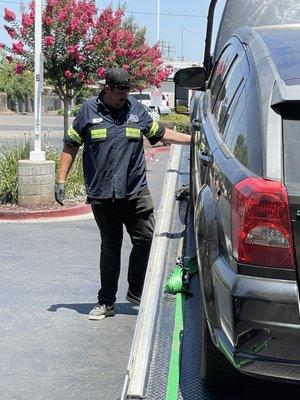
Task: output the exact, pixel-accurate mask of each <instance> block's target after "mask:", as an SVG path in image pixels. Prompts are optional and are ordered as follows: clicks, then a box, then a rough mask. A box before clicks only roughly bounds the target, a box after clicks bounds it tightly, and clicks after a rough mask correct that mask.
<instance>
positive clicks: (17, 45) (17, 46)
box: [12, 42, 24, 54]
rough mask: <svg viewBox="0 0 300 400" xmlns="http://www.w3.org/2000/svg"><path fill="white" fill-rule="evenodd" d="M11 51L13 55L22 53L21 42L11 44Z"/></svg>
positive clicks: (22, 45) (22, 46)
mask: <svg viewBox="0 0 300 400" xmlns="http://www.w3.org/2000/svg"><path fill="white" fill-rule="evenodd" d="M12 51H13V53H15V54H22V53H23V52H24V44H23V43H22V42H17V43H13V45H12Z"/></svg>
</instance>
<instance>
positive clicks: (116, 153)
mask: <svg viewBox="0 0 300 400" xmlns="http://www.w3.org/2000/svg"><path fill="white" fill-rule="evenodd" d="M131 87H132V84H131V81H130V76H129V73H128V71H127V70H126V69H123V68H110V69H108V70H107V72H106V80H105V86H104V88H103V90H102V91H101V92H100V94H99V96H98V97H95V98H92V99H90V100H87V101H86V102H85V103H84V104H83V105H82V107H81V108H80V109H79V111H78V113H77V116H76V118H75V120H74V122H73V126H72V127H71V128H70V129H69V131H68V135H67V136H66V137H65V138H64V148H63V151H62V154H61V161H60V171H59V175H58V183H57V185H56V189H55V196H56V199H57V201H59V202H61V203H62V201H63V199H64V197H65V182H66V179H67V176H68V173H69V171H70V168H71V166H72V163H73V161H74V159H75V157H76V154H77V151H78V148H79V147H80V146H81V145H82V144H84V151H83V170H84V179H85V186H86V194H87V202H88V203H90V204H91V206H92V211H93V214H94V217H95V220H96V222H97V225H98V227H99V230H100V234H101V256H100V277H101V288H100V290H99V292H98V304H97V305H96V306H95V308H93V310H91V312H90V314H89V319H92V320H100V319H103V318H105V317H107V316H112V315H114V314H115V309H114V304H115V301H116V293H117V289H118V279H119V274H120V256H121V246H122V239H123V224H124V225H125V227H126V229H127V231H128V233H129V235H130V238H131V242H132V251H131V254H130V258H129V267H128V292H127V295H126V299H127V300H128V301H130V302H131V303H133V304H136V305H139V304H140V298H141V294H142V290H143V284H144V279H145V274H146V268H147V263H148V258H149V252H150V247H151V241H152V236H153V231H154V216H153V202H152V198H151V195H150V192H149V189H148V187H147V180H146V163H145V156H144V149H143V136H145V137H146V138H147V139H148V140H149V142H150V143H151V144H152V145H154V144H155V143H157V142H158V141H162V142H166V143H178V144H189V143H190V136H189V135H185V134H182V133H179V132H176V131H173V130H171V129H168V128H164V127H163V126H162V125H161V124H160V123H159V122H157V121H153V119H152V118H151V116H150V115H149V114H148V112H147V111H146V109H145V108H144V107H143V105H142V104H141V103H139V102H138V101H137V100H136V99H134V98H132V97H130V96H129V90H130V89H131Z"/></svg>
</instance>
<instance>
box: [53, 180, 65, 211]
mask: <svg viewBox="0 0 300 400" xmlns="http://www.w3.org/2000/svg"><path fill="white" fill-rule="evenodd" d="M65 195H66V185H65V184H64V183H57V184H56V185H55V200H56V201H57V202H58V203H59V204H60V205H61V206H63V205H64V204H63V200H64V198H65Z"/></svg>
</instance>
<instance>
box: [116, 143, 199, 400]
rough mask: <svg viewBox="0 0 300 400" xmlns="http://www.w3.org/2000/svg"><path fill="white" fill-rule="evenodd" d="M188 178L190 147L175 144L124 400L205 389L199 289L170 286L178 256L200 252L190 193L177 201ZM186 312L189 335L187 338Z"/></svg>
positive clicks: (183, 394) (179, 395)
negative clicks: (173, 290)
mask: <svg viewBox="0 0 300 400" xmlns="http://www.w3.org/2000/svg"><path fill="white" fill-rule="evenodd" d="M188 183H189V149H188V148H185V147H182V146H172V152H171V157H170V163H169V166H168V168H167V172H166V179H165V184H164V188H163V197H162V200H161V204H160V209H159V212H158V220H157V224H156V232H155V238H154V242H153V246H152V251H151V255H150V260H149V266H148V272H147V277H146V282H145V288H144V294H143V299H142V304H141V307H140V312H139V317H138V321H137V326H136V331H135V335H134V339H133V345H132V350H131V354H130V359H129V363H128V370H127V375H126V379H125V383H124V389H123V393H122V397H121V399H122V400H125V399H143V398H145V399H149V400H150V399H153V400H154V399H155V400H158V399H177V398H178V399H183V398H184V399H187V398H189V399H193V400H195V399H196V398H197V396H196V395H195V393H197V392H199V386H200V385H201V380H200V376H199V368H198V366H197V365H193V363H194V362H196V363H197V362H198V360H199V356H198V357H196V356H195V352H197V353H199V343H198V341H197V340H195V336H194V331H198V332H199V321H197V319H198V313H197V315H195V314H196V313H194V311H193V309H194V308H195V307H196V309H198V303H199V290H195V293H196V295H193V296H188V297H187V299H186V300H185V301H184V300H183V298H184V295H174V294H170V293H168V292H167V291H166V290H165V289H164V285H165V282H166V279H167V278H168V276H169V275H170V273H171V271H172V270H173V268H174V266H175V264H176V260H178V259H179V258H181V257H182V256H184V261H185V262H186V261H187V260H189V259H190V258H192V257H194V256H195V246H194V242H193V235H192V234H190V233H188V230H187V225H188V226H192V224H190V223H189V224H187V221H188V219H189V216H190V213H189V201H188V198H185V197H183V199H182V200H179V201H176V200H175V190H176V189H178V188H181V187H184V185H188ZM183 253H184V254H183ZM197 281H198V280H197V279H195V280H194V282H197ZM192 286H193V283H192V285H191V287H190V289H193V288H192ZM178 296H180V297H178ZM181 300H183V301H181ZM184 304H185V305H184ZM183 305H184V308H185V310H184V312H182V309H181V307H182V306H183ZM183 315H185V335H184V340H183V341H182V340H181V339H182V338H181V337H182V332H183V327H182V324H183V319H182V317H183ZM189 320H191V323H190V324H189V322H188V321H189ZM188 325H190V327H188ZM190 328H191V329H190ZM198 337H199V334H198ZM178 341H180V342H181V345H180V343H178ZM180 347H181V349H180ZM180 360H181V361H182V363H183V364H185V365H189V368H188V369H181V373H180V384H179V375H178V373H179V370H180V368H178V362H180ZM187 395H188V396H189V397H186V396H187ZM174 396H175V397H174ZM202 398H203V399H204V398H206V397H202Z"/></svg>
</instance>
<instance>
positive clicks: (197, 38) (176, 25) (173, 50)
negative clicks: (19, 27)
mask: <svg viewBox="0 0 300 400" xmlns="http://www.w3.org/2000/svg"><path fill="white" fill-rule="evenodd" d="M20 2H23V4H26V3H27V0H21V1H18V0H0V42H3V43H7V44H9V43H11V42H10V38H9V37H8V35H7V33H6V31H5V30H4V28H3V25H4V23H5V22H4V20H3V18H2V16H3V14H4V7H7V8H9V9H11V10H13V11H15V12H17V15H19V12H18V10H19V9H20ZM96 2H97V6H98V7H99V9H103V8H105V7H106V6H108V5H110V4H112V6H113V7H114V8H115V7H117V6H118V4H119V3H121V4H124V5H125V6H126V15H128V16H129V15H131V14H132V16H133V17H134V19H135V21H136V23H137V24H138V25H140V26H145V27H146V31H147V41H148V44H149V45H154V44H155V43H156V42H157V34H158V32H159V40H160V42H161V43H162V47H163V49H164V53H165V55H166V57H167V56H169V58H173V59H174V60H176V61H177V60H185V61H191V62H202V61H203V50H204V45H205V43H204V39H205V30H206V16H207V11H208V6H209V2H210V1H209V0H180V1H178V0H121V1H119V0H107V1H102V0H96ZM224 3H225V0H218V5H217V7H216V13H215V26H217V24H218V22H219V21H220V15H221V10H222V8H223V6H224ZM158 4H160V23H159V30H158V29H157V25H158V24H157V9H158Z"/></svg>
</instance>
